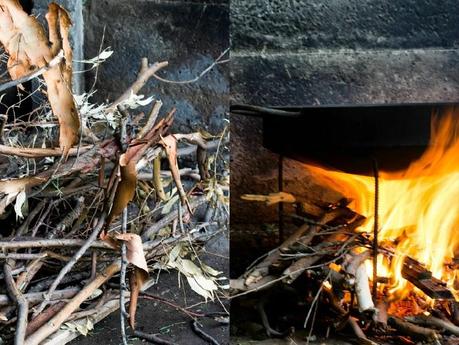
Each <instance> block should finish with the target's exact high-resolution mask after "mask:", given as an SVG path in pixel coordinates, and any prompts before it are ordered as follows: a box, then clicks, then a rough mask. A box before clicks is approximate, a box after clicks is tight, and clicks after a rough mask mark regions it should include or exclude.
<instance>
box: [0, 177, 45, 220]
mask: <svg viewBox="0 0 459 345" xmlns="http://www.w3.org/2000/svg"><path fill="white" fill-rule="evenodd" d="M43 181H44V179H42V178H39V177H22V178H17V179H11V180H4V181H0V198H1V199H0V215H1V214H2V213H3V212H5V208H6V207H7V206H8V205H9V204H11V203H12V202H13V201H14V200H15V199H16V197H17V196H18V195H19V194H20V193H22V192H24V193H25V191H26V189H28V188H30V187H34V186H37V185H39V184H40V183H42V182H43ZM24 201H25V200H24ZM21 206H22V205H21Z"/></svg>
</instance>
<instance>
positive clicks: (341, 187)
mask: <svg viewBox="0 0 459 345" xmlns="http://www.w3.org/2000/svg"><path fill="white" fill-rule="evenodd" d="M307 168H308V169H309V170H310V171H311V172H312V173H313V176H315V177H317V178H318V179H319V180H320V181H321V182H322V183H325V184H326V185H328V186H330V187H332V188H334V189H336V190H338V191H340V192H341V193H342V194H343V195H345V196H346V197H349V198H352V199H353V203H352V204H351V208H353V209H354V210H355V211H356V212H358V213H360V214H362V215H364V216H366V217H367V218H368V221H367V222H366V223H365V224H364V226H363V227H362V228H361V230H362V231H367V232H369V233H371V232H372V227H373V213H374V179H373V178H372V177H368V176H360V175H353V174H347V173H343V172H338V171H330V170H326V169H323V168H320V167H315V166H310V165H308V166H307ZM379 188H380V203H379V210H380V211H379V212H380V220H379V222H380V227H381V228H380V232H379V233H380V235H379V236H380V237H379V238H380V240H381V241H390V242H391V243H392V246H393V247H394V248H395V254H396V255H395V257H394V258H393V259H392V260H391V262H390V263H389V261H388V260H383V258H382V257H381V258H378V274H379V275H381V276H386V277H389V278H391V283H390V289H391V293H392V294H394V295H396V296H398V297H406V296H407V295H408V294H409V293H410V292H413V291H414V290H417V289H416V288H414V287H413V285H411V284H410V283H409V282H408V281H406V280H405V279H403V278H402V275H401V268H402V265H403V260H404V258H405V256H410V257H412V258H414V259H416V260H418V261H419V262H421V263H423V264H425V266H426V267H427V268H428V269H429V270H430V271H432V273H433V276H434V277H436V278H439V279H441V280H443V281H445V282H447V283H448V286H449V288H450V289H451V290H452V291H454V280H455V277H456V274H457V270H453V269H451V268H448V267H447V265H446V264H448V263H450V262H451V261H452V259H453V258H454V257H455V255H454V254H455V251H458V249H459V236H458V227H459V113H458V112H457V111H456V114H454V111H453V110H451V111H450V112H449V113H448V114H445V115H444V116H442V117H441V118H440V117H436V116H433V121H432V133H431V143H430V146H429V148H428V149H427V150H426V152H425V153H424V154H423V155H422V157H421V158H420V159H418V160H417V161H415V162H413V163H412V164H411V165H410V166H409V168H408V169H407V170H406V171H403V172H398V173H386V172H381V173H380V184H379ZM458 292H459V291H455V293H456V298H457V296H459V295H458V294H457V293H458ZM417 293H419V290H417Z"/></svg>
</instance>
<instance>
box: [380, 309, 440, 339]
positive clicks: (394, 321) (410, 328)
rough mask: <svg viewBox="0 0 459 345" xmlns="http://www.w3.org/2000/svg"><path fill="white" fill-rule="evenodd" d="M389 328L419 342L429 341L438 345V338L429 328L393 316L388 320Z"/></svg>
mask: <svg viewBox="0 0 459 345" xmlns="http://www.w3.org/2000/svg"><path fill="white" fill-rule="evenodd" d="M388 323H389V326H391V327H393V328H395V329H396V330H398V331H399V332H402V333H403V334H405V335H408V336H409V337H411V338H413V339H416V340H420V341H430V342H435V344H438V345H440V343H439V340H438V339H439V336H438V334H437V332H435V331H434V330H433V329H430V328H424V327H420V326H417V325H414V324H412V323H410V322H408V321H405V320H402V319H400V318H398V317H395V316H390V317H389V319H388Z"/></svg>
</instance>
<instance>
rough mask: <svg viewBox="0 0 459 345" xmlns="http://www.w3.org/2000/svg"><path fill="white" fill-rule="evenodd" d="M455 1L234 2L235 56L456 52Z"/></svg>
mask: <svg viewBox="0 0 459 345" xmlns="http://www.w3.org/2000/svg"><path fill="white" fill-rule="evenodd" d="M457 9H458V3H457V0H440V1H433V0H364V1H361V0H332V1H323V0H288V1H287V0H268V1H266V0H234V1H232V2H231V22H232V46H233V48H234V49H235V50H244V49H247V50H258V51H260V50H262V49H276V50H278V49H279V50H284V49H293V50H298V49H305V48H331V49H334V48H351V49H356V48H357V49H358V48H362V49H374V48H376V49H386V48H389V49H393V48H396V49H401V48H404V49H407V48H424V47H445V48H447V47H448V48H450V47H456V46H457V45H458V44H459V11H457Z"/></svg>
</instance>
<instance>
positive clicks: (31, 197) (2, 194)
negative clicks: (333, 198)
mask: <svg viewBox="0 0 459 345" xmlns="http://www.w3.org/2000/svg"><path fill="white" fill-rule="evenodd" d="M0 7H1V8H2V10H1V11H0V24H1V25H0V26H1V27H2V28H9V30H10V31H8V30H5V31H3V29H2V32H1V34H0V43H1V44H2V46H3V48H4V50H5V52H6V53H7V56H8V69H7V71H8V73H9V74H10V76H11V79H12V80H11V81H9V82H7V83H5V84H2V85H0V91H2V92H3V91H4V90H7V89H8V88H14V89H16V87H17V88H18V90H19V91H20V92H21V90H22V84H24V83H26V82H28V81H30V80H32V79H34V80H37V78H38V81H39V82H38V84H39V87H38V89H37V90H35V91H33V93H34V94H35V95H37V94H42V95H44V96H46V97H45V98H46V99H45V98H43V103H42V104H41V105H40V106H39V107H37V109H35V110H34V111H33V112H32V113H30V114H25V115H22V116H21V117H18V116H14V117H13V118H11V114H10V113H8V114H6V115H7V116H3V117H2V121H3V123H2V126H1V133H0V134H1V141H2V144H3V145H0V159H1V162H0V176H2V177H3V180H1V181H0V217H1V229H2V230H1V233H0V248H1V250H2V251H1V253H0V261H1V263H2V267H1V269H0V271H1V273H0V281H1V283H0V337H1V338H0V341H4V342H10V341H12V340H13V339H14V342H15V343H16V344H27V345H31V344H39V343H43V342H44V341H45V339H46V341H45V343H50V344H51V343H53V344H57V343H65V342H67V341H69V340H71V339H72V338H74V337H76V336H78V335H79V334H87V332H88V331H89V330H91V329H92V327H93V324H94V323H96V322H98V321H100V320H101V319H103V318H104V317H106V316H107V315H108V314H110V313H111V312H113V311H114V310H116V309H118V308H120V313H121V331H122V335H123V342H124V343H126V341H127V340H126V339H127V338H126V333H125V325H124V322H125V321H126V322H129V324H130V326H131V329H132V330H133V332H134V334H135V335H136V336H139V337H144V338H146V339H150V340H151V339H153V340H155V336H154V335H148V334H147V335H145V334H141V333H140V332H137V331H136V330H135V315H136V306H137V300H138V298H141V297H142V296H143V295H142V292H143V291H144V290H145V289H147V288H148V287H149V286H151V285H152V283H153V281H152V280H151V279H150V278H149V271H150V270H152V269H176V270H178V271H179V272H180V273H182V274H183V275H184V276H185V277H186V280H187V281H188V283H189V285H190V287H191V288H192V289H193V290H194V291H195V292H196V293H198V294H200V295H202V296H203V297H204V298H205V299H206V300H208V299H213V298H214V297H215V296H216V295H217V294H220V293H221V289H223V288H225V286H224V284H222V283H221V281H222V279H223V277H221V272H218V271H216V270H214V269H212V268H211V267H209V266H207V265H205V264H204V263H202V262H201V261H200V260H199V257H198V255H199V251H200V248H201V247H202V245H203V244H204V243H206V241H208V240H209V239H210V238H212V237H213V236H216V235H218V234H219V233H220V234H221V232H222V231H224V230H225V228H226V226H227V224H226V223H227V219H228V206H227V204H228V200H227V195H228V182H229V181H228V179H229V176H228V173H227V171H228V169H227V161H226V159H225V157H226V155H227V148H226V144H227V140H228V138H227V133H226V131H223V133H221V134H220V135H218V136H212V135H210V134H208V133H205V132H204V131H203V132H196V133H187V134H181V133H179V134H171V133H170V128H171V125H172V123H173V120H174V115H175V110H174V109H172V110H170V111H169V112H167V113H166V114H162V109H161V107H162V103H161V101H159V100H156V101H154V100H153V98H152V97H148V98H146V99H144V98H143V96H142V95H139V94H138V93H139V91H140V90H141V88H142V87H143V86H144V85H145V83H146V82H147V81H148V80H149V79H150V78H152V77H155V76H156V74H155V73H156V72H157V71H158V70H159V69H161V68H164V67H165V66H167V62H160V63H155V64H153V65H149V64H148V61H147V59H143V60H142V64H141V69H140V72H139V74H138V78H137V80H136V81H135V82H134V83H133V84H132V85H131V86H130V87H129V88H128V89H127V90H126V91H125V92H124V93H123V94H121V95H120V96H119V98H118V99H116V100H115V101H113V102H111V103H109V104H101V105H96V104H91V103H90V101H89V99H90V96H91V95H90V94H86V95H82V96H77V95H74V94H73V93H72V51H71V48H70V44H69V39H68V35H69V27H70V25H71V22H70V19H69V17H68V14H67V12H66V11H65V10H64V9H63V8H61V7H60V6H59V5H57V4H54V3H52V4H50V6H49V12H48V14H47V16H46V19H47V22H48V32H49V36H46V35H45V30H44V28H43V27H42V26H41V24H40V23H39V22H38V21H37V19H36V18H35V17H33V16H28V15H27V14H26V13H25V12H24V11H23V10H22V8H21V7H20V5H19V3H18V2H17V1H10V0H8V1H0ZM7 31H8V32H7ZM20 36H22V37H24V39H23V40H20V42H18V40H17V39H16V37H20ZM110 54H111V52H110V51H108V50H104V51H102V52H101V54H100V56H99V57H96V58H95V59H92V60H88V61H86V63H91V64H94V66H97V65H98V64H99V63H100V62H102V61H103V60H104V59H106V58H107V57H109V56H110ZM94 66H93V67H94ZM149 104H152V106H151V110H150V111H149V112H148V114H147V115H145V114H144V113H141V112H138V111H136V110H135V109H137V108H138V107H146V106H148V105H149ZM15 108H17V109H19V106H16V105H13V106H11V107H10V108H9V110H10V109H13V111H12V113H14V114H15V112H14V109H15ZM56 118H57V122H56V121H55V119H56ZM53 121H54V122H53ZM50 123H51V125H50ZM56 129H57V130H58V132H59V146H58V147H54V146H53V144H54V143H55V142H56V140H55V138H56ZM182 158H186V161H187V162H188V163H187V164H188V167H186V168H183V169H180V168H179V162H180V160H181V159H182ZM126 275H128V278H129V279H127V277H126ZM127 281H129V288H128V286H127V283H126V282H127ZM127 302H129V310H128V311H126V304H127ZM165 302H166V303H167V301H165ZM172 305H173V304H172ZM176 309H177V308H176ZM184 312H185V313H187V315H192V312H191V311H186V310H184ZM161 341H163V343H167V342H165V341H164V340H161Z"/></svg>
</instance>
